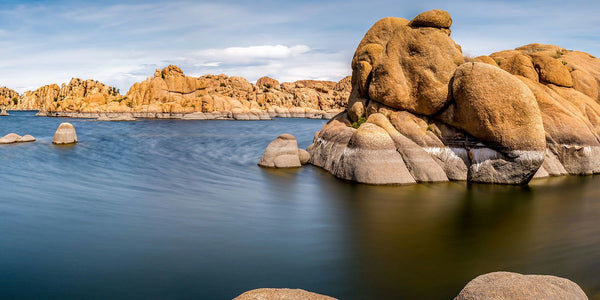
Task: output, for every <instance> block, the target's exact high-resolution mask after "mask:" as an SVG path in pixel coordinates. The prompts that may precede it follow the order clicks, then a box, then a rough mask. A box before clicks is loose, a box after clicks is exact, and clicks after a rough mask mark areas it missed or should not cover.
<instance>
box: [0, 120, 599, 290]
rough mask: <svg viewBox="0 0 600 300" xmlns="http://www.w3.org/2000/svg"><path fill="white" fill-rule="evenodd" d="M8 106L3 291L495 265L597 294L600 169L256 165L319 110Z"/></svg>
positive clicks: (445, 273) (417, 273)
mask: <svg viewBox="0 0 600 300" xmlns="http://www.w3.org/2000/svg"><path fill="white" fill-rule="evenodd" d="M63 121H65V119H57V118H36V117H34V116H33V113H31V112H12V114H11V116H10V117H0V129H1V130H0V134H1V135H4V134H7V133H9V132H16V133H18V134H21V135H24V134H32V135H34V136H35V137H36V138H37V139H38V141H37V142H35V143H30V144H18V145H7V146H1V147H0V168H1V170H2V171H0V184H1V186H0V189H1V190H0V298H19V299H27V298H160V299H163V298H169V299H187V298H196V299H230V298H233V297H234V296H236V295H238V294H240V293H242V292H243V291H246V290H250V289H254V288H259V287H292V288H303V289H306V290H310V291H314V292H319V293H323V294H327V295H331V296H335V297H338V298H340V299H376V298H379V299H401V298H409V299H410V298H420V299H450V298H452V297H453V296H455V295H456V294H457V293H458V292H459V291H460V290H461V288H462V287H463V286H464V285H465V284H466V283H467V282H468V281H469V280H470V279H472V278H473V277H475V276H477V275H479V274H482V273H486V272H491V271H497V270H506V271H514V272H521V273H538V274H552V275H557V276H563V277H567V278H570V279H572V280H573V281H575V282H577V283H578V284H580V285H581V286H582V288H583V289H584V290H585V291H586V293H587V294H588V296H590V297H600V177H598V176H596V177H591V176H590V177H564V178H554V179H551V180H544V181H536V182H534V183H532V184H530V186H529V187H511V186H488V185H468V184H466V183H444V184H427V185H414V186H405V187H375V186H365V185H359V184H352V183H349V182H343V181H339V180H337V179H335V178H333V177H332V176H330V175H329V174H328V173H326V172H324V171H322V170H320V169H318V168H315V167H305V168H302V169H296V170H268V169H262V168H259V167H258V166H256V162H257V161H258V159H259V158H260V156H261V154H262V152H263V151H264V148H265V146H266V145H267V144H268V143H269V142H270V141H271V140H272V139H274V138H275V137H276V136H277V135H279V134H280V133H284V132H287V133H291V134H294V135H295V136H296V137H297V138H298V141H299V144H300V146H302V147H306V146H308V145H309V144H310V142H311V140H312V137H313V134H314V132H315V131H317V130H319V129H320V128H321V126H322V125H323V124H324V121H322V120H305V119H279V120H275V121H262V122H261V121H246V122H243V121H240V122H235V121H176V120H173V121H168V120H165V121H151V120H141V121H137V122H123V123H121V122H97V121H93V120H77V119H69V120H68V121H69V122H71V123H73V124H74V126H75V128H76V129H77V135H78V137H79V140H80V143H79V144H77V145H76V146H61V147H59V146H53V145H52V144H51V140H52V135H53V133H54V131H55V130H56V128H57V127H58V125H59V124H60V123H61V122H63Z"/></svg>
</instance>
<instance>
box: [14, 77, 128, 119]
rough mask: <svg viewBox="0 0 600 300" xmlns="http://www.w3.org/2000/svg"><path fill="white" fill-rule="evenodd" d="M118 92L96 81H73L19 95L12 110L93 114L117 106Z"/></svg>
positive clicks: (120, 97) (75, 79)
mask: <svg viewBox="0 0 600 300" xmlns="http://www.w3.org/2000/svg"><path fill="white" fill-rule="evenodd" d="M122 98H123V97H122V96H121V95H119V91H118V89H116V88H114V87H111V86H108V85H105V84H103V83H101V82H98V81H96V80H91V79H88V80H81V79H79V78H73V79H71V81H70V82H69V83H68V84H64V83H63V84H62V85H61V86H60V87H59V86H58V85H56V84H51V85H46V86H43V87H41V88H39V89H37V90H35V91H28V92H25V93H23V95H21V97H20V98H19V99H18V103H17V104H16V105H13V106H12V109H20V110H41V111H46V112H59V111H65V112H75V111H76V112H97V111H98V110H99V109H101V108H104V107H111V108H112V107H114V106H118V104H119V102H118V100H119V99H122Z"/></svg>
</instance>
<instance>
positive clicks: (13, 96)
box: [0, 87, 19, 107]
mask: <svg viewBox="0 0 600 300" xmlns="http://www.w3.org/2000/svg"><path fill="white" fill-rule="evenodd" d="M18 100H19V93H17V92H15V91H14V90H11V89H9V88H7V87H0V106H2V107H6V106H9V105H11V104H14V102H15V101H18Z"/></svg>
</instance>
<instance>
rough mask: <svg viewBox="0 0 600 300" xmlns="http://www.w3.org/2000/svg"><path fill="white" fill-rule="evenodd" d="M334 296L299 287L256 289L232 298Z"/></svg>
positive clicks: (281, 299)
mask: <svg viewBox="0 0 600 300" xmlns="http://www.w3.org/2000/svg"><path fill="white" fill-rule="evenodd" d="M335 299H336V298H333V297H329V296H325V295H321V294H317V293H312V292H307V291H305V290H301V289H269V288H266V289H256V290H251V291H247V292H245V293H243V294H241V295H239V296H237V297H235V298H233V300H335Z"/></svg>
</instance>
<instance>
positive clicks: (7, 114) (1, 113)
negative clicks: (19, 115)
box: [0, 108, 10, 117]
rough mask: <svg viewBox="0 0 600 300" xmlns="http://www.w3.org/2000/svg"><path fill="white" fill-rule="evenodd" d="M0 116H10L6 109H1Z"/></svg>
mask: <svg viewBox="0 0 600 300" xmlns="http://www.w3.org/2000/svg"><path fill="white" fill-rule="evenodd" d="M0 116H4V117H6V116H10V114H9V113H8V112H7V111H6V108H3V109H2V110H0Z"/></svg>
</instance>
